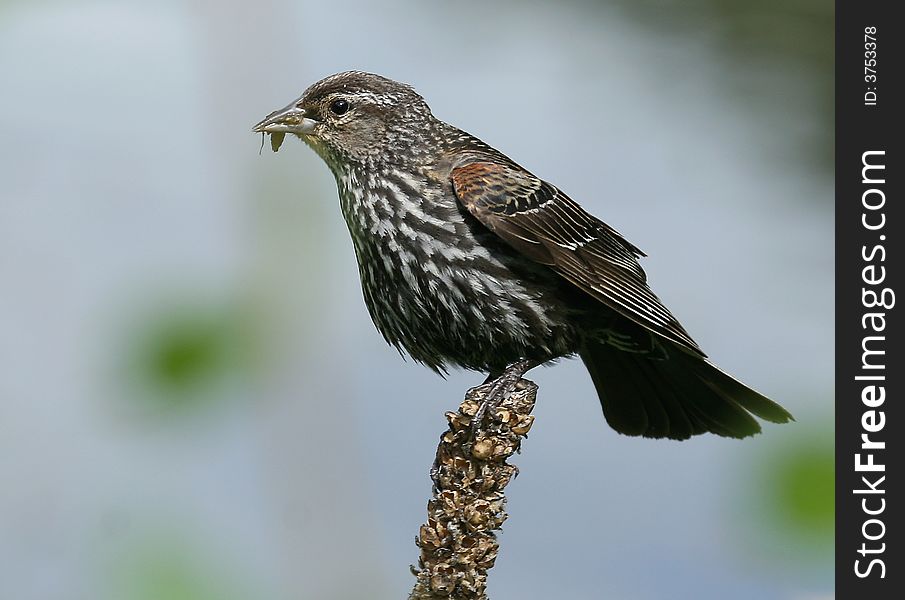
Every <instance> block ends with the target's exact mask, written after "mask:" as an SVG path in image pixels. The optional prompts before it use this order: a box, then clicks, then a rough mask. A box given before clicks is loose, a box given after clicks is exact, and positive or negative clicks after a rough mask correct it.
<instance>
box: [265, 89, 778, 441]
mask: <svg viewBox="0 0 905 600" xmlns="http://www.w3.org/2000/svg"><path fill="white" fill-rule="evenodd" d="M252 129H253V131H254V132H255V133H261V134H262V143H263V135H266V134H269V135H270V136H271V146H272V149H273V151H274V152H276V151H278V150H279V148H280V146H281V144H282V143H283V140H284V138H285V136H286V135H287V134H290V135H293V136H295V137H297V138H299V139H300V140H301V141H302V142H304V143H305V144H306V145H308V146H309V147H310V148H311V149H313V150H314V152H315V153H316V154H318V155H319V156H320V157H321V158H322V159H323V161H324V162H325V163H326V164H327V166H328V167H329V169H330V171H331V172H332V174H333V176H334V178H335V179H336V185H337V188H338V192H339V204H340V209H341V211H342V215H343V218H344V220H345V223H346V225H347V227H348V230H349V234H350V236H351V239H352V246H353V248H354V251H355V256H356V259H357V262H358V270H359V275H360V279H361V288H362V295H363V297H364V301H365V304H366V306H367V309H368V312H369V314H370V316H371V319H372V321H373V322H374V324H375V326H376V327H377V329H378V331H379V332H380V333H381V335H382V336H383V338H384V339H385V340H386V341H387V342H388V343H389V344H390V345H392V346H394V347H395V348H396V349H397V350H399V351H400V353H403V355H405V354H407V355H408V356H410V357H411V358H412V359H413V360H415V361H417V362H419V363H422V364H424V365H426V366H427V367H429V368H431V369H433V370H434V371H437V372H438V373H440V374H445V373H446V372H447V371H448V370H449V369H450V368H451V367H458V368H464V369H467V370H472V371H478V372H483V373H487V375H488V377H487V380H486V381H485V383H484V385H485V386H489V387H488V391H487V394H488V397H493V398H495V399H496V401H497V402H498V401H499V398H501V397H505V395H507V394H509V393H511V391H512V389H513V388H514V386H515V384H516V383H517V382H518V380H519V379H520V378H521V376H522V375H524V374H525V373H526V372H527V371H528V370H529V369H531V368H533V367H535V366H538V365H542V364H546V363H552V362H554V361H556V360H557V359H561V358H567V357H574V356H578V357H580V359H581V360H582V361H583V362H584V364H585V366H586V367H587V370H588V372H589V374H590V376H591V379H592V381H593V383H594V386H595V389H596V392H597V395H598V397H599V400H600V404H601V406H602V409H603V415H604V417H605V419H606V421H607V423H608V424H609V425H610V426H611V427H612V428H613V429H615V430H616V431H617V432H619V433H621V434H625V435H629V436H643V437H648V438H669V439H676V440H684V439H687V438H690V437H692V436H695V435H698V434H703V433H708V432H709V433H714V434H717V435H719V436H724V437H730V438H744V437H747V436H750V435H753V434H756V433H758V432H760V431H761V426H760V423H759V422H758V419H757V418H755V417H758V418H760V419H762V420H765V421H769V422H773V423H785V422H788V421H790V420H793V419H792V415H791V414H790V413H789V412H788V411H786V410H785V409H784V408H783V407H782V406H780V405H779V404H778V403H776V402H774V401H772V400H770V399H769V398H767V397H766V396H764V395H763V394H761V393H759V392H757V391H755V390H754V389H752V388H750V387H748V386H746V385H745V384H743V383H741V382H740V381H738V380H737V379H735V378H734V377H732V376H731V375H729V374H728V373H726V372H725V371H723V370H721V369H720V368H719V367H717V366H716V365H715V364H714V363H713V362H712V361H711V360H710V359H709V358H708V357H707V355H706V354H705V353H704V352H703V350H701V348H700V347H699V346H698V344H697V343H696V342H695V341H694V340H693V339H692V337H691V336H690V335H689V334H688V333H687V332H686V330H685V329H684V328H683V327H682V325H681V324H680V323H679V321H678V320H677V319H676V318H675V317H674V316H673V315H672V313H671V312H670V311H669V310H668V309H667V308H666V306H664V304H663V303H662V302H661V301H660V299H659V298H658V297H657V296H656V295H655V294H654V292H653V291H652V290H651V288H650V286H649V285H648V283H647V276H646V274H645V272H644V270H643V269H642V267H641V264H640V263H639V259H641V258H642V257H644V256H645V254H644V253H643V252H642V251H641V250H640V249H638V247H636V246H635V245H634V244H632V243H631V242H629V241H628V240H627V239H626V238H625V237H624V236H623V235H622V234H620V233H619V232H618V231H616V230H615V229H613V228H612V227H610V226H609V225H607V224H606V223H604V222H603V221H601V220H600V219H598V218H597V217H595V216H593V215H591V214H590V213H589V212H587V211H586V210H584V209H583V208H582V207H581V206H580V205H579V204H578V203H577V202H575V201H574V200H572V199H571V198H570V197H569V196H567V195H566V194H565V193H564V192H563V191H561V190H560V189H559V188H557V187H555V186H554V185H553V184H551V183H549V182H547V181H545V180H543V179H541V178H540V177H537V176H536V175H534V174H532V173H531V172H530V171H528V170H527V169H525V168H523V167H521V166H520V165H519V164H517V163H516V162H515V161H513V160H512V159H510V158H509V157H508V156H506V155H505V154H503V153H502V152H500V151H498V150H496V149H494V148H493V147H491V146H489V145H488V144H486V143H484V142H483V141H481V140H480V139H478V138H477V137H475V136H472V135H471V134H469V133H466V132H465V131H463V130H460V129H458V128H456V127H454V126H452V125H450V124H447V123H446V122H444V121H442V120H440V119H438V118H437V117H435V116H434V115H433V113H432V112H431V109H430V107H429V106H428V104H427V102H426V101H425V99H424V98H423V97H422V96H421V95H420V94H418V93H417V92H416V91H415V89H414V88H413V87H412V86H410V85H407V84H403V83H399V82H397V81H394V80H392V79H389V78H386V77H383V76H381V75H376V74H373V73H367V72H363V71H345V72H341V73H336V74H334V75H330V76H328V77H326V78H324V79H322V80H320V81H318V82H316V83H314V84H313V85H311V86H310V87H309V88H308V89H307V90H305V92H304V93H303V94H302V95H301V96H300V97H299V98H298V99H296V100H294V101H293V102H291V103H290V104H289V105H287V106H286V107H284V108H281V109H279V110H276V111H274V112H272V113H270V114H269V115H267V116H266V117H265V118H264V119H262V120H261V121H260V122H259V123H257V124H256V125H254V127H253V128H252ZM482 408H483V407H482Z"/></svg>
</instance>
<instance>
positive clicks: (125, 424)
mask: <svg viewBox="0 0 905 600" xmlns="http://www.w3.org/2000/svg"><path fill="white" fill-rule="evenodd" d="M832 27H833V5H832V3H830V2H823V1H818V0H795V1H793V2H788V1H782V2H780V1H779V0H767V1H764V0H760V1H754V0H685V1H683V2H679V1H670V0H614V1H609V2H592V1H591V0H572V1H564V2H558V3H544V2H538V1H528V2H525V1H515V0H509V1H508V2H505V1H504V2H497V3H493V4H491V3H487V2H475V1H473V0H460V1H459V2H456V3H442V4H441V3H426V2H415V1H402V0H396V1H388V2H381V3H372V2H365V1H363V0H346V1H345V2H342V3H329V2H289V1H286V0H283V1H280V0H263V1H261V2H257V3H250V2H247V3H246V2H234V1H230V2H199V1H195V2H191V1H189V2H174V1H167V0H163V1H161V2H156V3H148V2H134V1H123V0H120V1H116V2H113V1H110V0H107V1H104V0H100V1H96V2H62V1H57V2H54V1H50V0H47V1H41V0H36V1H30V2H24V1H22V0H0V82H2V83H0V86H2V94H0V598H2V599H4V600H5V599H16V600H108V599H109V600H214V599H216V600H230V599H237V600H238V599H247V598H255V599H273V600H288V599H293V600H294V599H308V598H313V599H326V600H333V599H337V600H340V599H353V598H364V597H367V598H403V597H405V596H406V595H407V593H408V591H409V590H410V588H411V585H412V584H413V581H414V580H413V578H412V576H411V574H410V573H409V572H408V565H409V564H412V563H415V562H416V561H417V555H418V554H417V549H416V548H415V546H414V544H413V542H412V540H413V538H414V536H415V534H416V532H417V529H418V526H419V524H420V523H421V522H422V520H423V519H424V517H425V506H426V501H427V499H428V496H429V493H430V481H429V479H428V469H429V466H430V464H431V461H432V458H433V453H434V450H435V447H436V442H437V439H438V436H439V434H440V433H441V432H442V431H443V430H444V429H445V427H446V421H445V419H444V418H443V412H444V411H445V410H448V409H451V408H452V407H454V406H456V405H457V403H458V402H459V401H460V399H461V397H462V395H463V393H464V391H465V389H466V388H467V387H470V386H472V385H475V384H476V383H478V382H480V381H481V380H482V379H483V376H482V375H480V374H475V373H462V372H457V373H453V374H452V375H451V376H450V377H449V378H448V379H446V380H443V379H441V378H438V377H436V376H435V375H433V374H432V373H430V372H429V371H428V370H426V369H424V368H423V367H420V366H418V365H416V364H413V363H412V362H411V361H408V362H404V361H403V360H401V359H400V357H399V356H398V355H397V354H396V352H395V351H393V350H392V349H390V348H388V347H387V346H385V344H384V343H383V341H382V339H381V338H380V336H379V335H378V333H377V332H376V330H375V329H374V328H373V326H372V325H371V323H370V321H369V318H368V315H367V312H366V310H365V307H364V304H363V301H362V299H361V293H360V290H359V284H358V278H357V268H356V265H355V259H354V255H353V252H352V247H351V244H350V241H349V239H348V234H347V231H346V228H345V225H344V223H343V222H342V218H341V216H340V212H339V207H338V201H337V196H336V190H335V186H334V182H333V179H332V176H331V175H330V173H329V171H328V170H327V168H326V166H325V165H323V164H322V163H321V161H320V159H318V158H317V157H316V156H315V155H314V154H313V153H312V152H311V151H310V150H308V149H307V148H305V147H304V146H303V145H302V144H301V143H299V142H298V141H296V140H287V143H286V144H285V145H284V146H283V147H282V149H281V151H280V152H279V154H272V153H271V152H270V150H269V149H268V148H265V149H264V152H263V153H259V144H260V141H261V140H260V139H259V138H258V137H256V136H255V135H253V134H252V133H251V126H252V124H253V123H255V122H256V121H257V120H259V119H260V118H262V117H263V116H264V115H266V114H267V113H269V112H270V111H271V110H273V109H275V108H278V107H281V106H284V105H285V104H286V103H287V102H289V101H290V100H292V99H293V98H295V97H297V96H298V95H299V94H300V93H301V92H302V90H303V89H304V88H305V87H307V86H308V85H309V84H310V83H312V82H314V81H316V80H317V79H320V78H321V77H323V76H325V75H328V74H330V73H333V72H336V71H340V70H346V69H353V68H354V69H362V70H369V71H373V72H377V73H381V74H384V75H387V76H390V77H392V78H394V79H398V80H401V81H405V82H409V83H412V84H414V85H415V86H416V88H417V89H418V90H419V91H420V92H421V93H422V94H423V95H424V96H425V98H426V99H427V100H428V102H429V103H430V104H431V106H432V108H433V110H434V113H435V114H436V115H437V116H439V117H440V118H442V119H444V120H447V121H449V122H452V123H454V124H456V125H458V126H460V127H462V128H464V129H466V130H468V131H470V132H471V133H474V134H475V135H478V136H479V137H481V138H483V139H484V140H485V141H487V142H488V143H490V144H492V145H494V146H496V147H497V148H499V149H500V150H502V151H504V152H506V153H508V154H510V155H511V156H512V157H514V158H515V159H516V160H518V161H519V162H520V163H522V164H523V165H524V166H525V167H527V168H529V169H530V170H532V171H534V172H536V173H538V174H540V175H542V176H543V177H545V178H546V179H548V180H550V181H552V182H554V183H555V184H556V185H558V186H559V187H561V188H562V189H564V190H565V191H566V192H567V193H568V194H569V195H570V196H572V197H573V198H575V199H576V200H578V201H580V202H581V203H582V204H583V205H584V206H585V207H586V208H588V209H589V210H590V211H591V212H593V213H595V214H597V215H598V216H600V217H602V218H603V219H604V220H606V221H607V222H608V223H610V224H611V225H613V226H614V227H616V228H617V229H619V230H620V231H622V232H623V233H624V234H625V235H626V236H627V237H628V239H630V240H631V241H632V242H634V243H635V244H637V245H638V246H639V247H641V248H642V249H643V250H645V251H646V252H647V253H648V254H649V255H650V257H649V258H648V259H646V260H645V261H644V266H645V268H646V269H647V271H648V274H649V278H650V280H651V282H652V284H653V287H654V289H655V290H656V291H657V293H658V294H659V295H660V296H661V297H662V298H663V299H664V301H665V302H666V304H667V305H668V306H670V307H671V308H672V310H673V312H674V313H675V314H676V315H677V316H678V317H679V318H680V319H681V320H682V322H683V323H684V324H685V326H686V328H687V329H688V330H689V331H690V332H691V334H692V335H693V336H694V337H695V338H696V339H697V340H698V342H699V343H700V344H701V346H702V347H703V348H704V349H705V350H706V351H707V352H708V353H709V354H710V355H711V356H712V357H713V358H714V359H715V360H716V362H717V363H718V364H720V365H722V366H723V367H724V368H725V369H727V370H728V371H729V372H731V373H734V374H736V375H737V376H738V377H739V378H741V379H742V380H743V381H745V382H747V383H749V384H751V385H753V386H754V387H756V388H758V389H760V390H761V391H763V392H764V393H766V394H767V395H769V396H771V397H773V398H775V399H777V400H779V401H780V402H782V403H783V404H784V405H785V406H786V407H787V408H789V409H790V410H791V412H792V413H793V414H795V416H796V418H797V422H796V423H794V424H791V425H787V426H768V427H766V430H765V432H764V434H763V435H761V436H759V437H757V438H753V439H748V440H745V441H743V442H738V441H732V440H725V439H719V438H716V437H699V438H696V439H693V440H691V441H687V442H683V443H677V442H669V441H651V440H643V439H633V438H627V437H624V436H620V435H618V434H616V433H615V432H614V431H612V430H611V429H609V428H608V427H606V425H605V422H604V420H603V417H602V415H601V413H600V407H599V404H598V402H597V400H596V397H595V393H594V390H593V387H592V384H591V381H590V379H589V377H588V376H587V374H586V372H585V370H584V368H583V366H582V365H581V364H580V363H579V362H578V361H563V362H561V363H560V364H558V365H556V366H555V367H554V368H548V369H538V370H536V371H535V372H533V373H532V379H534V380H536V381H537V382H538V383H539V384H540V395H539V402H538V405H537V409H536V415H537V423H536V425H535V427H534V429H533V430H532V433H531V436H530V439H529V440H528V441H527V443H526V444H525V446H524V450H523V453H522V455H521V456H520V457H518V460H517V464H518V465H519V467H520V468H521V475H520V476H519V478H518V479H517V480H516V481H515V482H514V483H513V484H512V485H511V486H510V488H509V494H510V503H509V509H510V513H511V518H510V520H509V521H508V522H507V524H506V527H505V531H504V532H503V534H502V538H501V543H502V550H501V554H500V558H499V560H498V561H497V566H496V567H495V568H494V569H493V570H492V571H491V575H490V588H489V592H490V595H491V597H494V598H525V599H527V598H553V597H557V598H572V599H585V598H586V599H596V598H616V599H660V598H695V599H724V598H734V599H741V600H746V599H752V600H753V599H758V600H760V599H771V598H782V599H785V598H789V599H809V600H810V599H824V598H831V597H832V596H833V564H832V561H833V550H832V543H833V529H832V527H833V525H832V522H833V511H834V506H833V499H832V489H833V488H832V486H833V484H832V478H833V470H834V465H833V441H832V433H833V431H832V427H833V424H832V410H833V402H834V397H833V395H834V388H833V379H832V377H833V330H832V318H833V312H834V305H833V258H834V256H833V252H834V250H833V213H832V206H833V203H832V192H833V188H832V185H833V184H832V167H831V164H832V163H831V161H832V156H833V133H832V116H833V105H832V66H833V45H832V44H833V32H832Z"/></svg>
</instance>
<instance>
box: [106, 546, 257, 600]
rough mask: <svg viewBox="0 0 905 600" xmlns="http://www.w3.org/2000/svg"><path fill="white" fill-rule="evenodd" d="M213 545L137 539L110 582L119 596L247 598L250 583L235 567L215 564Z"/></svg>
mask: <svg viewBox="0 0 905 600" xmlns="http://www.w3.org/2000/svg"><path fill="white" fill-rule="evenodd" d="M212 554H213V553H212V552H211V551H210V549H208V550H207V551H205V549H203V548H192V549H191V550H190V549H189V548H187V547H186V546H185V545H184V543H181V540H178V539H176V538H175V537H174V539H172V540H168V539H162V540H157V541H154V542H145V543H137V544H136V545H134V546H132V547H128V548H126V549H125V552H124V554H123V555H122V556H120V557H118V559H117V561H116V562H117V563H118V564H117V565H116V566H115V569H114V570H113V572H114V573H116V575H115V576H114V577H113V578H112V580H111V581H110V582H109V585H111V587H112V588H113V589H112V590H111V593H110V597H111V598H115V599H116V600H244V599H245V598H254V597H256V596H255V595H254V594H251V595H249V594H248V593H247V592H248V590H247V589H244V588H247V587H248V586H246V585H244V584H243V583H242V582H241V581H239V575H240V572H239V571H237V570H236V569H235V568H234V567H227V566H225V565H218V564H215V562H216V561H213V560H212V558H213V557H212Z"/></svg>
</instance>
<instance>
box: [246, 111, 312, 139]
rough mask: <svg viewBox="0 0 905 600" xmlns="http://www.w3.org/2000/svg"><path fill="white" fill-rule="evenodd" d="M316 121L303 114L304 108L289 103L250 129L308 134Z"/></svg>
mask: <svg viewBox="0 0 905 600" xmlns="http://www.w3.org/2000/svg"><path fill="white" fill-rule="evenodd" d="M316 125H317V121H315V120H314V119H310V118H308V117H306V116H305V109H304V108H299V107H298V106H297V105H296V104H290V105H289V106H287V107H286V108H281V109H280V110H276V111H274V112H272V113H270V114H269V115H267V116H266V117H264V119H262V120H261V122H260V123H258V124H257V125H255V126H254V127H253V128H252V130H253V131H254V132H255V133H283V134H286V133H295V134H298V135H308V134H310V133H312V132H314V127H315V126H316Z"/></svg>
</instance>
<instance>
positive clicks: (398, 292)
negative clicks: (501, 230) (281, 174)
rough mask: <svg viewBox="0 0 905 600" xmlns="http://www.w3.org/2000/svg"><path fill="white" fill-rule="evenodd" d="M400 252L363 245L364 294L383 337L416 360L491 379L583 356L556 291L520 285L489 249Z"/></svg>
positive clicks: (359, 254)
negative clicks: (523, 363)
mask: <svg viewBox="0 0 905 600" xmlns="http://www.w3.org/2000/svg"><path fill="white" fill-rule="evenodd" d="M392 245H393V246H394V247H393V249H391V248H389V247H386V248H384V247H382V245H381V244H367V246H370V247H361V246H362V245H361V244H359V243H356V254H357V258H358V261H359V272H360V275H361V283H362V291H363V294H364V299H365V303H366V304H367V306H368V310H369V312H370V314H371V318H372V320H373V321H374V324H375V325H376V326H377V329H378V330H380V332H381V334H383V336H384V338H386V340H387V341H388V342H389V343H391V344H393V345H394V346H396V347H397V348H400V349H402V350H405V351H406V352H407V353H408V354H409V355H411V356H412V358H414V359H415V360H418V361H420V362H423V363H425V364H427V365H429V366H431V367H433V368H437V369H442V368H443V367H444V366H445V365H447V364H453V365H457V366H462V367H465V368H471V369H476V370H482V371H488V370H492V369H495V368H501V367H504V366H506V365H507V364H511V363H512V362H515V361H517V360H519V359H521V358H536V359H539V360H548V359H551V358H555V357H558V356H563V355H566V354H570V353H572V352H574V351H575V346H576V345H577V342H576V341H575V338H576V333H575V331H574V327H573V326H572V320H571V319H570V318H569V315H568V314H567V311H566V309H565V307H564V305H563V303H562V301H561V300H560V299H559V298H558V295H557V293H556V291H555V287H554V286H547V285H542V284H539V283H538V282H536V281H535V282H525V281H522V280H520V279H519V277H518V276H517V275H516V274H515V273H514V272H512V271H511V270H510V269H509V268H508V267H507V266H506V265H505V263H504V262H503V261H500V260H498V259H496V258H494V257H492V256H491V255H490V254H489V253H488V252H487V251H486V249H484V248H480V249H479V250H476V249H475V247H472V249H471V253H470V254H468V255H466V253H465V252H464V251H461V250H460V249H458V248H456V247H452V246H451V247H447V248H441V247H439V246H435V247H433V248H430V249H428V248H413V247H410V246H406V245H405V244H398V245H397V244H392ZM388 246H389V245H388Z"/></svg>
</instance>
